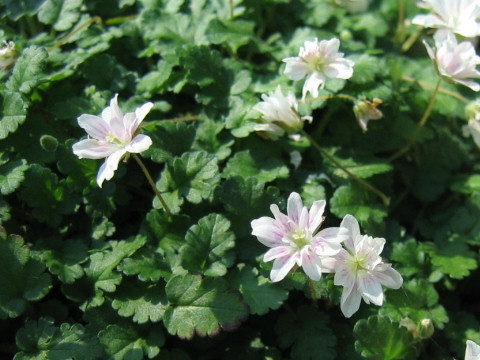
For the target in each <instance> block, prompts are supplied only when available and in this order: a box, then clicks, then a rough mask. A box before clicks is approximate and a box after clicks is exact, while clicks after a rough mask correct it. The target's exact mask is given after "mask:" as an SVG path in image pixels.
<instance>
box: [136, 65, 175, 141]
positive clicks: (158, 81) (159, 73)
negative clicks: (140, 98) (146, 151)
mask: <svg viewBox="0 0 480 360" xmlns="http://www.w3.org/2000/svg"><path fill="white" fill-rule="evenodd" d="M157 68H158V70H154V71H150V72H149V73H147V74H146V75H145V76H143V77H142V78H141V79H140V80H139V81H138V84H137V90H138V92H140V93H146V94H149V95H153V94H157V93H162V92H164V91H165V90H166V83H167V80H168V79H169V78H170V75H171V74H172V70H173V65H172V64H171V63H170V62H168V61H165V60H160V61H159V62H158V64H157ZM154 144H155V142H154Z"/></svg>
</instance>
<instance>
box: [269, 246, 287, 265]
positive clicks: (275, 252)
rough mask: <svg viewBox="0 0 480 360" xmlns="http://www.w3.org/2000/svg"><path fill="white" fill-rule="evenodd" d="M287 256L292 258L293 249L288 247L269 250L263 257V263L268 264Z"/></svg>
mask: <svg viewBox="0 0 480 360" xmlns="http://www.w3.org/2000/svg"><path fill="white" fill-rule="evenodd" d="M286 256H292V249H291V248H290V247H288V246H277V247H274V248H271V249H269V250H268V251H267V252H266V253H265V254H264V255H263V261H264V262H268V261H271V260H274V259H278V258H282V257H286Z"/></svg>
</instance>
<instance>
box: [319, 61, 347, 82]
mask: <svg viewBox="0 0 480 360" xmlns="http://www.w3.org/2000/svg"><path fill="white" fill-rule="evenodd" d="M353 64H354V63H353V61H351V60H348V59H339V60H337V61H336V62H333V63H331V64H330V65H328V66H327V67H326V69H325V74H326V75H327V76H328V77H330V78H333V79H350V78H351V77H352V75H353Z"/></svg>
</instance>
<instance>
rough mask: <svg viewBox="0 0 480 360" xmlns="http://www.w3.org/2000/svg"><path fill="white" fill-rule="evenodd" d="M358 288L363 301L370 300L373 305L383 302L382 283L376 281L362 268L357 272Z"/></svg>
mask: <svg viewBox="0 0 480 360" xmlns="http://www.w3.org/2000/svg"><path fill="white" fill-rule="evenodd" d="M357 283H358V289H359V291H360V292H361V295H362V297H363V299H364V300H365V302H367V303H368V301H371V302H372V303H373V304H375V305H378V306H380V305H382V303H383V290H382V285H381V284H380V282H378V281H377V280H376V279H375V277H374V276H372V275H370V274H368V273H367V272H366V271H364V270H359V271H358V272H357Z"/></svg>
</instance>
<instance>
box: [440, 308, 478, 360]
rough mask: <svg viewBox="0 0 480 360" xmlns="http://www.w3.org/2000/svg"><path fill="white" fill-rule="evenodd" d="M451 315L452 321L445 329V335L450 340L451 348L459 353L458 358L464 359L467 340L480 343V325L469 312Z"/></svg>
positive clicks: (458, 312)
mask: <svg viewBox="0 0 480 360" xmlns="http://www.w3.org/2000/svg"><path fill="white" fill-rule="evenodd" d="M451 315H452V316H451V320H450V322H449V323H448V324H447V326H446V327H445V335H446V336H447V338H448V339H449V340H450V344H451V345H450V346H451V348H452V349H454V351H455V352H456V353H457V356H458V358H463V356H464V355H465V342H466V341H467V340H472V341H474V342H476V343H477V344H479V343H480V330H479V329H480V323H479V322H478V320H477V319H476V318H475V316H474V315H473V314H471V313H469V312H465V311H456V312H454V313H453V314H451Z"/></svg>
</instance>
